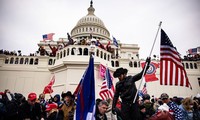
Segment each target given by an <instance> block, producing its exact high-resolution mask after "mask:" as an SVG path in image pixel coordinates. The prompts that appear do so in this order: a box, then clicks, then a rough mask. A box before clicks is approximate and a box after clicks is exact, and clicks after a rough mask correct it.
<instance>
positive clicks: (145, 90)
mask: <svg viewBox="0 0 200 120" xmlns="http://www.w3.org/2000/svg"><path fill="white" fill-rule="evenodd" d="M142 93H143V95H144V94H147V85H146V83H145V84H144V87H143V88H142Z"/></svg>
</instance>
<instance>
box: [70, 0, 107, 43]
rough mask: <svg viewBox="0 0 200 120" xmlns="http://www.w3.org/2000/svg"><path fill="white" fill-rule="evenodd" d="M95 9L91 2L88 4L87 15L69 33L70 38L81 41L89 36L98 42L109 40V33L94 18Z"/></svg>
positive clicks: (100, 22)
mask: <svg viewBox="0 0 200 120" xmlns="http://www.w3.org/2000/svg"><path fill="white" fill-rule="evenodd" d="M94 11H95V9H94V8H93V2H92V1H91V2H90V7H89V8H88V14H87V15H86V16H84V17H82V18H81V19H80V20H79V21H78V22H77V24H76V26H75V27H74V28H73V29H72V31H71V36H72V38H75V39H78V40H81V39H88V38H90V35H92V37H93V38H95V39H99V40H110V33H109V31H108V30H107V29H106V27H105V25H104V23H103V21H102V20H101V19H100V18H98V17H97V16H95V14H94Z"/></svg>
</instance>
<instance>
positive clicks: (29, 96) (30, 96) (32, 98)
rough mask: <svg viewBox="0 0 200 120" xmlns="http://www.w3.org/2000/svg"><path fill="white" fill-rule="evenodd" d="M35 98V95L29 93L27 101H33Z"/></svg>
mask: <svg viewBox="0 0 200 120" xmlns="http://www.w3.org/2000/svg"><path fill="white" fill-rule="evenodd" d="M36 98H37V95H36V94H35V93H30V94H29V95H28V99H29V100H31V101H32V100H35V99H36Z"/></svg>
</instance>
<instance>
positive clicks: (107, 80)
mask: <svg viewBox="0 0 200 120" xmlns="http://www.w3.org/2000/svg"><path fill="white" fill-rule="evenodd" d="M114 91H115V90H114V86H113V83H112V77H111V75H110V71H109V69H108V68H106V73H105V77H104V80H103V83H102V86H101V90H100V92H99V95H100V97H101V98H102V100H106V99H108V98H111V99H113V96H114Z"/></svg>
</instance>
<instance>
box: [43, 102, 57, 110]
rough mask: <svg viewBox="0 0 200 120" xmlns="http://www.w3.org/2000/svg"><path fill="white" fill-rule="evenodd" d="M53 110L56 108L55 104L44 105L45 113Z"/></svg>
mask: <svg viewBox="0 0 200 120" xmlns="http://www.w3.org/2000/svg"><path fill="white" fill-rule="evenodd" d="M55 108H58V106H57V104H54V103H50V104H48V105H46V110H45V111H50V110H52V109H55Z"/></svg>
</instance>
